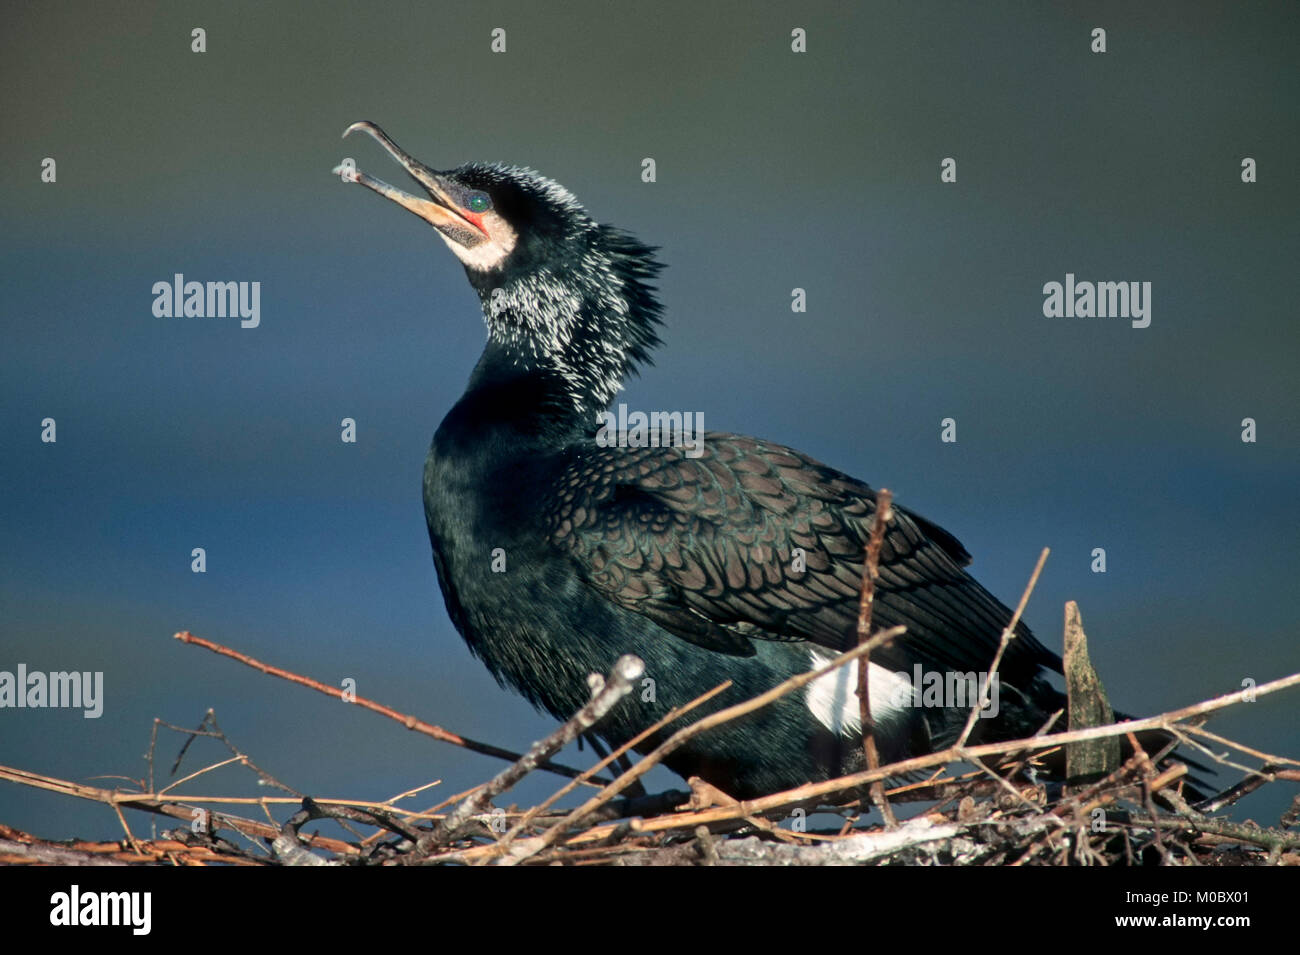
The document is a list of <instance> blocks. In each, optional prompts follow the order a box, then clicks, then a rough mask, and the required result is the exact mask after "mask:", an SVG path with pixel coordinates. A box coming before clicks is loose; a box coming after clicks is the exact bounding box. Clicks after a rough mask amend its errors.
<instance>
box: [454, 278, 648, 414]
mask: <svg viewBox="0 0 1300 955" xmlns="http://www.w3.org/2000/svg"><path fill="white" fill-rule="evenodd" d="M621 292H622V289H620V288H618V287H617V286H611V285H583V284H582V283H577V282H572V281H566V280H565V277H562V276H557V275H553V274H548V273H534V274H532V275H530V276H528V277H525V278H521V279H515V280H513V281H511V282H509V283H503V284H501V285H494V286H491V287H486V288H480V289H479V295H480V298H481V300H482V303H483V316H484V320H485V322H486V323H487V328H488V341H487V346H486V347H485V349H484V352H483V357H482V359H481V360H480V361H479V364H478V367H477V368H476V369H475V371H474V375H473V377H472V378H471V380H470V387H471V388H480V389H481V388H489V387H499V386H501V385H502V384H503V383H504V382H508V381H514V380H516V379H528V380H531V381H532V382H533V386H532V387H533V388H534V389H535V390H536V391H537V392H538V393H539V394H540V395H544V397H545V404H544V406H543V407H541V408H539V409H538V410H539V412H540V413H541V414H542V415H544V416H545V417H547V418H551V419H554V418H556V417H557V416H569V417H572V418H575V419H581V420H582V421H585V422H589V423H593V425H592V426H593V427H594V421H595V417H596V415H597V414H598V413H599V412H600V411H603V410H604V409H605V408H607V407H609V404H610V402H611V401H612V400H613V398H614V396H615V395H616V394H618V392H619V391H620V390H622V388H623V383H624V381H625V380H626V378H627V377H628V376H629V375H630V374H633V373H635V371H636V369H637V366H638V364H640V363H642V362H644V361H646V360H648V354H647V353H648V350H649V348H650V347H651V346H652V345H653V344H655V343H656V342H657V339H655V337H654V333H653V330H652V327H651V326H652V324H653V322H654V316H653V314H652V313H649V312H645V313H644V314H643V313H642V312H643V311H644V310H643V309H640V308H639V306H638V303H637V302H635V301H632V300H629V298H627V297H625V296H624V295H622V294H621ZM656 308H657V306H656ZM512 387H514V386H512Z"/></svg>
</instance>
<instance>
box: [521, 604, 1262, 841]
mask: <svg viewBox="0 0 1300 955" xmlns="http://www.w3.org/2000/svg"><path fill="white" fill-rule="evenodd" d="M906 632H907V628H906V627H891V628H890V629H889V630H882V631H881V632H880V633H877V634H876V635H875V636H874V637H872V638H871V639H870V640H868V641H867V642H866V643H864V644H862V645H861V646H858V647H854V648H853V649H852V650H849V651H848V652H847V653H843V654H841V655H840V656H838V657H836V658H835V659H834V660H832V661H831V662H830V663H829V664H827V665H826V666H824V667H822V668H821V669H818V670H811V671H809V672H807V673H800V674H798V675H796V676H792V677H790V679H788V680H786V681H784V682H783V683H780V684H779V685H777V686H774V687H773V688H772V689H770V690H768V691H767V692H766V693H760V694H759V695H758V696H755V697H753V698H752V699H749V700H746V701H744V702H743V703H737V704H736V705H734V706H729V707H727V708H726V709H725V710H718V711H717V712H716V713H710V714H709V715H708V716H706V717H704V718H703V719H701V720H697V721H696V722H694V723H692V724H691V725H690V726H687V727H683V728H682V729H680V730H678V731H677V732H676V733H674V734H673V735H672V736H670V737H669V738H668V739H667V740H665V741H664V742H663V743H661V744H660V745H659V746H658V747H657V748H656V749H655V750H654V751H653V752H651V753H650V754H649V755H647V756H646V757H645V758H644V759H642V760H641V762H639V763H637V764H636V765H635V766H633V767H632V768H631V769H629V770H628V771H627V772H625V773H623V774H622V775H621V776H619V777H618V778H617V779H615V780H614V781H613V782H612V783H610V784H609V785H608V786H606V787H605V788H604V789H602V790H601V791H600V792H598V793H596V794H595V795H594V796H592V797H591V798H590V799H588V800H587V801H586V802H585V803H583V804H582V805H581V806H579V807H578V808H577V809H575V810H573V812H571V813H570V814H569V815H568V816H567V817H565V819H564V820H563V821H562V822H559V823H556V824H555V825H554V826H552V827H551V828H549V829H547V830H546V831H545V832H543V833H542V834H541V835H540V836H538V837H537V838H535V839H529V840H527V841H526V843H523V844H519V843H517V844H516V845H515V851H514V853H512V855H511V856H509V857H508V858H507V859H505V860H503V863H504V864H507V865H513V864H515V863H517V862H521V861H523V860H524V859H526V858H528V857H529V856H531V855H534V854H536V853H537V852H540V851H541V850H542V849H544V848H545V847H547V846H549V845H551V844H552V843H554V842H555V841H556V840H557V839H559V838H560V836H561V834H563V833H564V832H565V831H566V830H568V829H570V828H574V827H576V826H577V824H578V823H579V822H580V821H581V820H582V819H583V818H585V817H586V816H587V815H588V814H590V813H591V812H592V811H593V810H595V809H597V808H599V807H600V806H602V805H603V804H605V803H607V802H609V800H611V799H613V798H614V797H615V796H616V795H618V793H619V792H621V791H622V790H623V789H624V788H626V787H627V786H628V784H630V783H631V782H632V781H633V780H635V779H640V778H641V777H642V776H644V775H645V774H646V773H648V772H650V770H651V769H653V768H654V767H655V766H657V765H658V764H659V762H660V761H662V760H663V759H664V757H666V756H668V755H669V754H670V753H672V752H673V751H674V750H676V749H677V748H678V747H680V746H682V745H683V744H685V743H686V742H688V741H689V740H691V739H693V738H695V737H696V736H699V735H700V734H701V733H704V732H706V731H708V730H711V729H713V728H714V727H715V726H721V725H722V724H723V723H727V722H730V721H731V720H733V719H736V718H738V717H741V716H744V715H746V714H748V713H752V712H753V711H754V710H757V709H761V708H762V707H764V706H767V705H768V704H769V703H772V702H774V701H776V700H778V699H780V698H781V697H783V696H785V695H786V694H787V693H790V692H792V691H794V690H797V689H799V688H800V687H803V686H807V685H808V684H809V683H811V682H812V681H813V680H817V679H820V678H821V677H823V676H825V675H826V674H828V673H832V672H834V671H835V670H837V669H838V668H840V667H842V666H844V665H845V664H847V663H849V662H850V661H852V660H856V659H857V658H858V657H860V656H862V655H863V654H866V653H870V652H871V651H872V650H874V649H876V648H877V647H880V646H883V645H884V644H886V643H888V642H889V641H890V640H893V639H894V638H895V637H897V636H900V635H902V634H903V633H906ZM1261 689H1262V688H1261ZM742 805H744V803H742ZM745 815H749V813H742V814H741V816H745ZM728 818H732V817H728Z"/></svg>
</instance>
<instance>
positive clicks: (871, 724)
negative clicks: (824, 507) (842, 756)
mask: <svg viewBox="0 0 1300 955" xmlns="http://www.w3.org/2000/svg"><path fill="white" fill-rule="evenodd" d="M892 502H893V494H892V493H890V491H889V490H888V489H887V488H883V487H882V488H881V489H880V490H879V491H877V492H876V514H875V517H874V519H873V520H872V522H871V536H870V537H869V538H868V539H867V559H866V561H865V562H864V563H863V565H862V588H861V591H860V596H859V600H858V646H862V645H863V644H865V643H866V642H867V641H868V640H870V639H871V611H872V608H873V606H874V604H875V600H876V577H877V576H878V575H879V573H880V548H881V546H882V545H883V544H884V542H885V525H886V524H888V523H889V519H890V518H891V517H892V516H893V514H892V512H891V509H890V504H891V503H892ZM857 668H858V722H859V725H861V727H862V754H863V756H864V757H865V758H866V761H867V769H879V768H880V750H879V749H877V747H876V724H875V721H874V720H873V719H872V718H871V679H870V677H871V672H870V671H871V654H870V652H867V653H864V654H863V655H862V659H860V660H859V661H858V662H857ZM870 793H871V801H872V802H874V803H875V804H876V806H877V807H878V808H879V809H880V815H881V816H882V817H883V818H884V820H885V825H886V826H887V827H888V828H890V829H893V828H896V827H897V826H898V820H897V819H896V818H894V810H893V809H891V808H890V807H889V800H888V799H886V798H885V784H884V783H883V782H882V781H880V780H877V781H876V782H874V783H872V784H871V789H870Z"/></svg>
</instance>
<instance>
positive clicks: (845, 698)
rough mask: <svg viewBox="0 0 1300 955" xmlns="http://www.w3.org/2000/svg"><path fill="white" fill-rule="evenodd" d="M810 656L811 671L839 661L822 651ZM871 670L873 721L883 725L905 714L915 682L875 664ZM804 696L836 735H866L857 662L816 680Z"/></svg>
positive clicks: (869, 675) (815, 714)
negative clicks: (903, 712) (904, 710)
mask: <svg viewBox="0 0 1300 955" xmlns="http://www.w3.org/2000/svg"><path fill="white" fill-rule="evenodd" d="M809 657H810V659H811V662H812V665H811V666H810V667H809V668H808V669H810V670H820V669H821V668H822V667H824V666H826V664H828V663H830V662H831V661H832V660H834V659H835V657H834V655H832V654H830V653H823V652H821V651H818V650H811V651H809ZM867 667H868V668H867V683H868V695H869V696H870V697H871V718H872V719H873V720H874V721H875V722H876V723H877V724H879V723H882V722H885V721H887V720H889V719H890V718H891V717H894V716H896V715H898V714H899V713H900V712H901V711H902V708H903V704H902V702H901V701H903V700H906V699H910V698H911V694H912V681H911V680H909V679H908V678H907V677H906V676H905V675H900V674H898V673H895V672H894V671H893V670H889V669H886V668H885V667H882V666H879V665H877V664H875V663H869V664H868V665H867ZM804 693H805V701H806V702H807V704H808V709H809V711H810V712H811V713H812V715H813V716H815V717H817V721H818V722H819V723H821V724H822V725H823V726H825V727H826V728H827V729H828V730H830V731H831V732H832V733H835V734H836V735H838V736H849V735H853V736H856V735H858V734H859V733H861V732H862V719H861V708H860V706H859V704H858V661H857V660H854V661H853V662H852V663H849V664H847V665H845V666H842V667H840V668H839V669H838V670H836V671H835V672H833V673H828V674H826V675H825V676H822V677H818V678H817V679H816V680H813V681H812V682H811V683H809V684H808V686H807V687H806V688H805V690H804Z"/></svg>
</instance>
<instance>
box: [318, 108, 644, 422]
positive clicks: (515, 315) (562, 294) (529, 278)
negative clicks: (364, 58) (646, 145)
mask: <svg viewBox="0 0 1300 955" xmlns="http://www.w3.org/2000/svg"><path fill="white" fill-rule="evenodd" d="M354 131H360V132H364V133H367V134H368V135H370V136H371V137H373V138H374V139H375V140H376V141H377V142H378V143H379V144H380V145H381V146H383V147H384V149H385V150H387V152H388V154H389V155H390V156H392V157H393V158H394V159H395V160H397V162H398V163H400V164H401V166H402V168H403V169H405V170H406V172H407V173H408V174H409V175H410V176H411V178H412V179H414V180H415V181H416V182H417V183H418V184H419V187H420V189H421V191H422V192H423V193H424V196H418V195H412V194H411V193H407V192H403V191H402V190H400V189H396V188H394V187H393V186H390V185H389V184H388V183H386V182H384V181H382V180H380V179H377V178H375V177H374V176H371V175H368V174H366V173H364V172H361V171H360V170H358V169H355V168H354V167H352V166H350V165H349V166H339V167H337V168H336V169H335V170H334V171H335V172H336V173H339V174H341V175H342V176H343V177H344V178H346V179H351V180H352V181H355V182H359V183H361V184H362V185H364V186H366V187H367V188H368V189H371V190H373V191H375V192H377V193H379V195H381V196H384V197H385V198H387V199H391V200H392V201H393V202H395V203H397V204H398V205H399V206H401V207H402V208H403V209H406V210H407V211H409V212H412V213H414V214H415V215H417V216H419V217H420V218H421V219H423V220H424V221H425V222H427V223H428V224H429V225H431V226H433V227H434V228H435V229H436V230H437V231H438V235H439V236H440V237H441V238H442V240H443V241H444V242H445V243H446V244H447V247H448V248H449V249H451V251H452V252H453V253H454V254H455V255H456V257H457V258H458V259H460V261H461V263H462V264H463V265H464V266H465V274H466V275H467V276H468V278H469V281H470V284H471V285H472V286H473V287H474V288H475V290H476V291H477V292H478V294H479V297H480V299H481V301H482V303H483V317H484V320H485V321H486V323H487V327H488V337H489V340H490V342H491V343H493V344H494V345H495V346H497V347H498V348H501V349H505V350H507V351H512V352H514V353H515V355H514V360H515V363H516V364H522V365H529V364H531V363H534V362H536V363H539V364H541V365H543V366H545V367H546V368H549V369H550V370H553V371H555V372H556V373H557V374H559V375H560V376H562V378H563V379H564V380H565V381H566V382H567V383H568V384H569V386H570V387H569V391H570V392H571V396H572V398H573V401H574V404H575V406H576V408H577V409H578V410H582V411H591V410H599V409H601V408H604V407H605V406H607V405H608V404H609V402H610V399H612V398H613V396H614V394H615V393H616V392H617V391H618V389H619V388H620V387H621V386H622V382H623V379H624V378H625V377H626V376H627V375H628V374H629V373H632V372H635V370H636V368H637V366H638V365H640V364H642V363H645V362H648V361H649V351H650V349H652V348H653V347H654V346H655V345H657V344H658V343H659V339H658V337H657V336H656V334H655V327H656V326H657V325H658V324H659V312H660V306H659V303H658V301H657V299H656V298H655V290H654V288H653V286H652V285H651V281H652V280H653V278H654V276H655V275H656V274H657V273H658V271H659V270H660V268H661V266H660V265H659V263H658V262H656V261H655V258H654V250H653V249H652V248H650V247H649V246H645V245H643V244H641V243H640V242H638V241H637V240H636V239H634V238H633V237H631V236H630V235H628V234H627V233H625V232H622V231H620V230H618V229H614V228H611V227H609V226H605V225H600V224H598V223H596V222H594V221H593V220H592V219H591V217H590V216H588V215H587V213H586V211H585V210H584V209H583V208H582V206H581V205H579V204H578V201H577V200H576V199H575V198H574V197H573V195H572V194H571V193H570V192H569V191H568V190H567V189H565V188H564V187H563V186H561V185H559V184H558V183H556V182H554V181H553V180H551V179H547V178H546V177H544V176H542V175H539V174H538V173H536V172H534V171H533V170H531V169H527V168H521V167H517V166H505V165H500V164H488V163H469V164H467V165H464V166H459V167H457V168H455V169H451V170H447V171H437V170H434V169H430V168H429V167H428V166H426V165H424V164H423V163H421V162H420V161H418V160H417V159H415V158H413V157H412V156H411V155H410V154H409V153H407V152H406V151H405V150H404V149H402V148H401V147H400V146H398V145H397V143H395V142H393V140H392V139H390V138H389V137H388V135H387V134H386V133H385V132H384V131H383V130H382V129H380V128H379V127H378V126H376V125H375V124H374V123H370V122H360V123H354V124H352V125H351V126H349V127H348V128H347V130H346V131H345V132H344V134H343V135H344V136H347V135H348V134H350V133H352V132H354Z"/></svg>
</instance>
